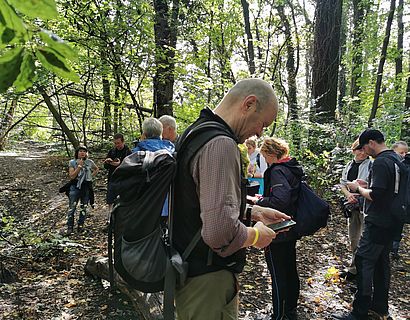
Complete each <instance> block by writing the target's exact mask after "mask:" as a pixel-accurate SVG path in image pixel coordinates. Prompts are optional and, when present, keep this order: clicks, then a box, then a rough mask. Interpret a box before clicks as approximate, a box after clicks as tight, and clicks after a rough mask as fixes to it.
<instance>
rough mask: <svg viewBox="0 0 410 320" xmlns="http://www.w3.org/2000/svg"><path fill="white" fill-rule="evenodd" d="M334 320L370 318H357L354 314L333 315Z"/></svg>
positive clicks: (363, 318)
mask: <svg viewBox="0 0 410 320" xmlns="http://www.w3.org/2000/svg"><path fill="white" fill-rule="evenodd" d="M332 319H336V320H367V319H368V317H367V316H365V317H357V316H355V315H353V313H351V312H349V313H337V314H332Z"/></svg>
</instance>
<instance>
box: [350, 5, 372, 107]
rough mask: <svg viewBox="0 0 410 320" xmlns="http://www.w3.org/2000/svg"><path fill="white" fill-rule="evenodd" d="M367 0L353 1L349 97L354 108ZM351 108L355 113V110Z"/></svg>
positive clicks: (358, 98)
mask: <svg viewBox="0 0 410 320" xmlns="http://www.w3.org/2000/svg"><path fill="white" fill-rule="evenodd" d="M367 3H368V1H367V0H353V30H352V34H353V40H352V77H351V81H350V97H352V98H354V99H355V100H354V101H355V102H354V106H355V107H357V106H359V105H360V96H359V92H360V86H359V79H360V78H361V77H362V69H363V49H362V43H363V37H364V33H363V29H364V28H363V26H364V19H365V6H366V5H367ZM355 107H354V108H353V110H354V111H357V108H355Z"/></svg>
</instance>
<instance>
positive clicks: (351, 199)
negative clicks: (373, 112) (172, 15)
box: [340, 139, 372, 281]
mask: <svg viewBox="0 0 410 320" xmlns="http://www.w3.org/2000/svg"><path fill="white" fill-rule="evenodd" d="M352 153H353V155H354V158H353V160H351V161H349V163H348V164H347V165H346V167H345V168H344V169H343V172H342V177H341V179H340V190H341V191H342V193H343V195H344V196H345V202H344V206H345V207H346V209H345V211H347V212H349V213H350V217H349V218H348V220H347V228H348V236H349V241H350V250H351V252H352V259H351V263H350V265H349V267H348V268H347V270H346V271H343V272H341V274H340V277H341V278H346V280H348V281H352V280H354V278H355V277H356V274H357V272H356V265H355V255H356V250H357V245H358V244H359V240H360V237H361V235H362V232H363V226H364V198H363V197H362V196H360V195H358V194H355V193H354V192H351V191H350V190H349V188H348V187H347V183H348V182H349V181H354V180H356V179H361V180H363V181H366V182H367V181H368V177H369V171H370V168H371V164H372V162H371V160H370V159H369V156H368V155H367V154H366V153H365V152H364V150H363V148H360V146H359V139H357V140H356V141H354V142H353V144H352ZM346 202H347V203H346Z"/></svg>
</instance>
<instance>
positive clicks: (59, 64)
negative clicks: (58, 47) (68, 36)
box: [36, 47, 80, 82]
mask: <svg viewBox="0 0 410 320" xmlns="http://www.w3.org/2000/svg"><path fill="white" fill-rule="evenodd" d="M36 57H37V59H38V60H39V61H40V62H41V64H42V65H43V66H44V67H45V68H46V69H48V70H50V71H51V72H53V73H55V74H56V75H58V76H60V77H62V78H65V79H68V80H71V81H75V82H78V81H80V78H79V76H78V75H77V74H76V73H75V72H73V71H72V70H70V68H69V67H68V65H67V61H66V59H65V58H64V57H62V56H60V55H59V54H58V53H57V52H55V51H54V50H53V49H50V48H47V47H40V48H39V49H38V50H37V51H36Z"/></svg>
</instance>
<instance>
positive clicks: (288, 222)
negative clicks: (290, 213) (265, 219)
mask: <svg viewBox="0 0 410 320" xmlns="http://www.w3.org/2000/svg"><path fill="white" fill-rule="evenodd" d="M294 225H296V222H295V221H293V220H286V221H282V222H279V223H274V224H269V225H267V227H268V228H271V229H272V230H273V231H275V232H277V231H281V230H283V229H288V228H291V227H293V226H294Z"/></svg>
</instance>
